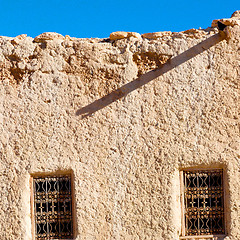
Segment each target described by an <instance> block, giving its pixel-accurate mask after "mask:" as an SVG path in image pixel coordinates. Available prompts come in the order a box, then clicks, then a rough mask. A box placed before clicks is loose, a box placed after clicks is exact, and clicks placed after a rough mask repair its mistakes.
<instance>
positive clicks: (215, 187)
mask: <svg viewBox="0 0 240 240" xmlns="http://www.w3.org/2000/svg"><path fill="white" fill-rule="evenodd" d="M181 176H182V184H183V186H182V205H183V207H182V208H183V216H182V222H183V226H182V236H183V237H181V238H180V239H189V237H187V236H191V238H192V239H197V238H198V237H197V236H201V237H202V238H203V237H204V238H205V239H209V238H212V239H218V236H219V237H221V236H224V234H225V226H224V191H223V170H221V169H213V170H191V171H190V170H189V171H183V172H182V175H181ZM214 237H216V238H214Z"/></svg>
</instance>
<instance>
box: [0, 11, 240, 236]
mask: <svg viewBox="0 0 240 240" xmlns="http://www.w3.org/2000/svg"><path fill="white" fill-rule="evenodd" d="M236 16H237V15H236ZM224 21H225V23H226V24H227V25H229V26H228V29H227V30H228V32H227V37H228V39H226V33H221V34H219V33H218V30H217V29H216V28H209V29H206V30H189V31H186V32H180V33H171V32H163V33H155V34H148V35H145V36H142V37H141V36H139V35H137V34H134V33H128V34H125V35H124V33H117V34H115V35H112V36H111V39H114V38H115V39H117V40H108V39H76V38H70V37H68V36H67V37H65V38H64V37H62V36H60V35H57V34H56V35H54V34H45V35H44V34H43V35H42V36H40V37H38V38H36V39H35V41H33V39H32V38H30V37H26V36H24V35H22V36H19V37H16V38H14V39H13V38H8V37H0V64H1V72H0V78H1V80H0V236H1V237H0V238H1V239H2V240H10V239H11V240H16V239H32V235H31V228H32V226H31V216H30V182H29V179H30V176H31V174H34V173H53V172H56V171H64V170H72V171H73V174H74V185H75V196H74V197H75V203H76V209H75V213H76V222H77V226H76V239H87V240H90V239H164V240H167V239H169V240H175V239H178V238H179V234H180V228H181V216H180V196H179V194H180V187H179V185H180V182H179V171H180V170H181V169H183V168H187V167H210V168H211V167H222V168H223V169H224V171H225V174H226V181H225V188H226V218H227V237H226V238H225V239H228V240H237V239H240V186H239V179H240V160H239V156H240V154H239V125H238V124H239V119H238V111H239V99H238V97H239V88H238V87H239V80H240V79H239V76H240V68H239V66H240V54H239V53H240V26H239V25H238V23H239V20H238V18H237V17H235V18H232V19H230V20H224ZM226 21H228V22H226ZM121 34H123V35H124V36H122V35H121ZM229 34H230V35H231V36H229ZM229 37H230V38H229ZM119 38H122V39H119ZM154 69H155V71H152V70H154Z"/></svg>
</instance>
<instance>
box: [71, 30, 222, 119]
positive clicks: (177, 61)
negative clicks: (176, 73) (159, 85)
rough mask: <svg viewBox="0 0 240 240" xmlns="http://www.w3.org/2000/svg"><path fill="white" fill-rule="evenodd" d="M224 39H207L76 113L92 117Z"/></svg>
mask: <svg viewBox="0 0 240 240" xmlns="http://www.w3.org/2000/svg"><path fill="white" fill-rule="evenodd" d="M224 39H225V37H224V36H222V35H221V34H220V33H218V34H215V35H213V36H211V37H209V38H207V39H206V40H204V41H202V42H200V43H199V44H197V45H195V46H193V47H191V48H189V49H188V50H186V51H185V52H183V53H181V54H179V55H178V56H176V57H174V58H172V59H170V60H169V61H168V62H166V63H165V64H163V65H162V66H161V67H160V68H158V69H155V70H152V71H150V72H147V73H145V74H143V75H141V76H140V77H138V78H137V79H135V80H133V81H131V82H129V83H127V84H125V85H123V86H122V87H120V88H118V89H116V90H115V91H113V92H111V93H109V94H107V95H106V96H104V97H102V98H100V99H98V100H95V101H94V102H92V103H90V104H89V105H87V106H85V107H83V108H80V109H78V110H77V112H76V115H77V116H82V118H85V117H88V116H91V115H92V114H93V113H95V112H96V111H98V110H100V109H102V108H104V107H106V106H108V105H109V104H111V103H113V102H115V101H117V100H119V99H121V98H122V97H125V96H126V95H127V94H129V93H131V92H132V91H134V90H135V89H137V88H140V87H142V86H143V85H145V84H147V83H148V82H150V81H152V80H154V79H155V78H157V77H159V76H161V75H163V74H164V73H166V72H168V71H170V70H172V69H173V68H175V67H177V66H179V65H181V64H182V63H184V62H186V61H188V60H189V59H191V58H193V57H195V56H197V55H198V54H200V53H202V52H204V51H206V50H208V49H209V48H210V47H212V46H214V45H216V44H217V43H219V42H221V41H222V40H224Z"/></svg>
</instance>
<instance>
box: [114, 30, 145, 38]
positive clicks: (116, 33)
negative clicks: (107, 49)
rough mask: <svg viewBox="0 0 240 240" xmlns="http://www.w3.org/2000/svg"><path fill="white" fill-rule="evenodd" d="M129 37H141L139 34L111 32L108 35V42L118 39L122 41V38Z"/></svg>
mask: <svg viewBox="0 0 240 240" xmlns="http://www.w3.org/2000/svg"><path fill="white" fill-rule="evenodd" d="M130 37H134V38H138V39H140V38H141V35H140V34H139V33H136V32H122V31H119V32H113V33H111V34H110V37H109V38H110V40H120V39H124V38H130Z"/></svg>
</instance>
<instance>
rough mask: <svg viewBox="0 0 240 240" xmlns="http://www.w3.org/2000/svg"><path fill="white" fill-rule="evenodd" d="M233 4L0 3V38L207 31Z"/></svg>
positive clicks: (129, 0) (146, 0) (236, 4)
mask: <svg viewBox="0 0 240 240" xmlns="http://www.w3.org/2000/svg"><path fill="white" fill-rule="evenodd" d="M239 9H240V1H239V0H232V1H231V0H229V1H223V0H219V1H210V0H208V1H206V0H191V1H188V0H182V1H176V0H172V1H170V0H158V1H156V0H111V1H110V0H92V1H91V0H64V1H63V0H41V1H40V0H38V1H36V0H0V36H10V37H14V36H17V35H19V34H24V33H25V34H27V35H28V36H31V37H35V36H37V35H39V34H41V33H43V32H58V33H61V34H63V35H70V36H71V37H79V38H86V37H88V38H90V37H99V38H104V37H109V34H110V33H111V32H114V31H132V32H139V33H146V32H157V31H174V32H177V31H183V30H187V29H190V28H199V27H202V28H207V27H208V26H210V25H211V22H212V20H213V19H217V18H228V17H230V16H231V14H232V13H233V12H234V11H235V10H239Z"/></svg>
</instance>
